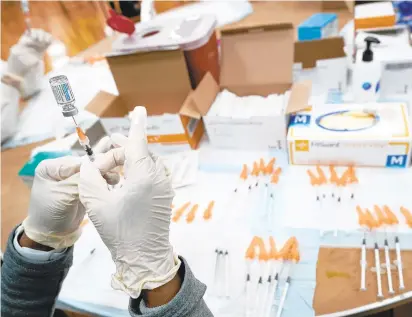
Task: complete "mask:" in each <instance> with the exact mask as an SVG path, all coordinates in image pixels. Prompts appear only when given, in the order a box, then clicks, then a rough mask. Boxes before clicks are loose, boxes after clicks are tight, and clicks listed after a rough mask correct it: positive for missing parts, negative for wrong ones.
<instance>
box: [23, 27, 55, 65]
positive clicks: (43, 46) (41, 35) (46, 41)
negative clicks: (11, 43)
mask: <svg viewBox="0 0 412 317" xmlns="http://www.w3.org/2000/svg"><path fill="white" fill-rule="evenodd" d="M52 41H53V36H52V35H51V34H49V33H47V32H46V31H44V30H42V29H31V30H30V32H28V31H26V32H25V33H24V34H23V35H22V36H21V37H20V40H19V42H18V45H21V46H23V47H26V48H28V49H30V51H31V52H32V53H33V54H35V55H36V56H37V57H38V58H39V59H43V55H44V53H45V52H46V50H47V48H48V47H49V46H50V44H51V43H52Z"/></svg>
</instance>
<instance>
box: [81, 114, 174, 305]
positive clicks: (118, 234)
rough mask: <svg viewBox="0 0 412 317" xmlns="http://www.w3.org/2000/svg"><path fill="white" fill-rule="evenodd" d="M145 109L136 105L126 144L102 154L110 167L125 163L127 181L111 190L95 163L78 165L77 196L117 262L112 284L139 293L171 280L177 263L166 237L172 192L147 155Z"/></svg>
mask: <svg viewBox="0 0 412 317" xmlns="http://www.w3.org/2000/svg"><path fill="white" fill-rule="evenodd" d="M146 120H147V114H146V109H145V108H144V107H136V108H135V109H134V111H133V114H132V120H131V127H130V131H129V138H128V140H127V145H126V146H125V147H124V148H117V149H115V150H112V151H110V152H108V153H106V154H105V155H103V157H104V158H105V159H106V160H107V162H106V165H107V166H108V165H111V166H110V169H111V168H113V167H115V166H117V165H122V164H123V163H124V170H125V172H124V176H125V181H124V183H123V186H122V187H121V188H118V189H115V190H113V191H109V190H108V189H107V185H106V182H105V180H104V179H103V178H102V177H101V174H100V172H99V170H97V168H96V167H95V165H93V164H90V163H89V162H85V163H84V164H82V166H81V169H80V181H79V192H80V200H81V202H82V203H83V205H84V206H85V207H86V212H87V214H88V215H89V218H90V220H91V221H92V222H93V224H94V226H95V227H96V229H97V231H98V233H99V234H100V236H101V238H102V240H103V242H104V243H105V244H106V246H107V247H108V249H109V250H110V252H111V255H112V259H113V261H114V262H115V264H116V273H115V274H114V275H113V276H112V287H113V288H115V289H118V290H123V291H124V292H126V293H127V294H128V295H129V296H130V297H132V298H137V297H138V296H139V295H140V293H141V291H142V289H154V288H157V287H160V286H162V285H164V284H166V283H167V282H169V281H170V280H171V279H172V278H173V277H174V276H175V275H176V273H177V271H178V269H179V267H180V260H179V258H178V257H177V256H176V255H175V254H174V253H173V248H172V246H171V245H170V242H169V226H170V216H171V203H172V200H173V197H174V192H173V190H172V187H171V183H170V181H169V179H168V178H167V176H166V171H165V168H164V166H163V164H162V163H161V160H160V159H159V158H157V157H155V156H153V155H151V154H149V151H148V146H147V137H146Z"/></svg>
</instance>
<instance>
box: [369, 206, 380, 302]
mask: <svg viewBox="0 0 412 317" xmlns="http://www.w3.org/2000/svg"><path fill="white" fill-rule="evenodd" d="M366 215H367V218H368V222H369V227H370V228H371V230H374V229H377V228H378V227H379V221H376V220H375V218H374V217H373V215H372V213H371V212H370V211H369V210H368V209H366ZM374 233H375V250H374V253H375V270H376V282H377V284H378V297H379V298H381V297H383V293H382V278H381V261H380V257H379V246H378V241H377V238H376V231H374Z"/></svg>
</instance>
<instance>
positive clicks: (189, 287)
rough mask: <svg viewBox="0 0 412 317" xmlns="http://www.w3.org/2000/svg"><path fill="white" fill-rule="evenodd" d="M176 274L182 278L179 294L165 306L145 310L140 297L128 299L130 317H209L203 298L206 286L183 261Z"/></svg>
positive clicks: (209, 312)
mask: <svg viewBox="0 0 412 317" xmlns="http://www.w3.org/2000/svg"><path fill="white" fill-rule="evenodd" d="M180 259H181V260H182V265H181V266H180V269H179V272H178V274H179V275H180V276H181V277H182V286H181V287H180V291H179V293H177V294H176V296H175V297H174V298H173V299H172V300H171V301H170V302H169V303H167V304H166V305H163V306H159V307H155V308H147V307H146V306H145V304H144V301H143V299H142V297H139V298H137V299H130V304H129V312H130V315H131V316H132V317H136V316H144V317H210V316H213V314H212V312H211V311H210V310H209V308H208V307H207V305H206V303H205V301H204V300H203V296H204V294H205V292H206V285H205V284H203V283H202V282H200V281H199V280H198V279H196V277H195V276H194V275H193V273H192V271H191V270H190V268H189V265H188V264H187V262H186V261H185V259H183V258H182V257H180Z"/></svg>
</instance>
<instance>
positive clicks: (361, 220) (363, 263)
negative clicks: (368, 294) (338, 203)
mask: <svg viewBox="0 0 412 317" xmlns="http://www.w3.org/2000/svg"><path fill="white" fill-rule="evenodd" d="M356 211H357V213H358V219H359V220H358V221H359V225H360V226H361V227H367V225H368V223H367V221H366V219H365V214H364V213H363V211H362V209H361V208H360V207H359V206H357V207H356ZM366 230H367V229H365V231H364V235H363V239H362V251H361V270H362V271H361V287H360V289H361V291H366V265H367V262H366Z"/></svg>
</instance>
